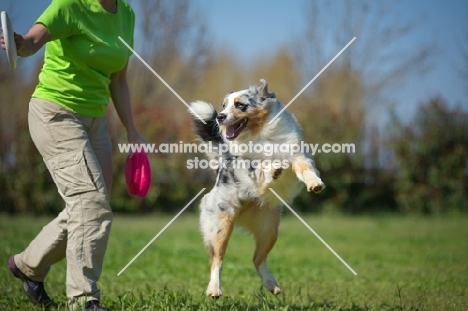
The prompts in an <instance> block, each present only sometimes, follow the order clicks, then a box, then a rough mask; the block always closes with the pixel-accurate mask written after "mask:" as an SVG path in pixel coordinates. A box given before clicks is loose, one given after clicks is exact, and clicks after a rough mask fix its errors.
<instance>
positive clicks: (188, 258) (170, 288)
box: [0, 213, 468, 311]
mask: <svg viewBox="0 0 468 311" xmlns="http://www.w3.org/2000/svg"><path fill="white" fill-rule="evenodd" d="M286 214H288V215H287V217H284V218H283V222H282V224H281V228H280V238H279V241H278V243H277V244H276V246H275V248H274V249H273V251H272V253H271V254H270V257H269V265H270V269H271V270H272V272H273V274H274V275H275V276H276V278H277V279H278V281H279V283H280V287H281V289H282V290H283V293H282V294H281V295H280V296H278V297H274V296H273V295H271V294H270V293H269V292H265V291H264V290H263V289H262V288H261V282H260V279H259V278H258V277H257V275H256V273H255V271H254V268H253V264H252V262H251V258H252V253H253V241H252V238H251V237H250V236H249V235H247V234H245V233H243V232H241V231H236V232H234V235H233V237H232V239H231V241H230V244H229V247H228V253H227V256H226V258H225V264H224V269H223V297H221V298H220V299H219V300H216V301H212V300H210V299H208V298H206V297H205V296H204V290H205V287H206V285H207V282H208V279H209V268H208V263H207V255H206V253H205V250H204V248H203V245H202V241H201V237H200V234H199V232H198V220H197V218H196V216H193V215H190V214H188V215H185V216H181V217H180V218H179V219H177V220H176V222H175V223H174V224H173V225H172V226H170V227H169V228H168V229H167V230H166V231H165V232H164V233H163V234H162V235H161V236H160V237H159V238H158V239H157V240H156V241H155V242H154V243H153V244H152V245H151V246H150V247H149V248H148V249H147V250H146V251H145V252H144V253H143V254H142V255H141V256H140V257H139V258H138V259H137V260H136V261H135V262H134V263H133V264H132V265H130V266H129V268H128V269H127V270H126V271H124V272H123V273H122V275H121V276H117V273H118V272H119V271H120V270H121V269H122V268H123V267H124V266H125V265H126V264H127V263H128V262H129V261H130V260H131V259H132V258H133V257H134V256H135V255H136V254H137V253H138V252H139V251H140V250H141V249H142V248H143V247H144V246H145V245H146V243H148V242H149V241H150V240H151V239H152V238H153V237H154V236H155V234H156V233H157V232H158V231H159V230H160V229H161V228H162V227H163V226H164V225H165V224H166V223H167V222H168V221H169V220H170V218H171V217H168V216H158V215H153V216H147V217H139V218H136V217H128V216H120V215H116V216H115V222H114V225H113V229H112V230H113V231H112V234H111V239H110V241H109V247H108V251H107V255H106V259H105V266H104V271H103V274H102V277H101V281H100V288H101V290H102V295H103V298H102V302H103V304H104V305H106V306H108V307H111V308H112V310H125V311H129V310H138V311H140V310H141V311H144V310H284V311H286V310H457V311H458V310H468V299H466V297H467V296H468V292H467V289H466V288H467V285H468V219H467V218H457V219H455V218H442V219H440V218H416V217H410V218H400V217H376V218H372V217H359V218H345V217H332V216H320V217H317V216H309V217H306V218H305V220H306V221H307V222H308V223H309V224H310V225H311V227H312V228H314V229H315V230H316V231H317V233H319V234H320V235H321V236H322V238H323V239H324V240H325V241H327V242H328V244H330V246H331V247H332V248H334V250H335V251H336V252H337V253H338V254H339V255H340V256H341V257H342V258H343V259H344V260H345V261H346V262H347V263H348V264H349V265H350V266H351V267H352V268H353V269H354V270H356V272H357V273H358V275H357V276H354V275H353V274H352V273H351V272H350V271H349V270H348V269H347V268H346V267H345V266H344V265H343V264H342V263H341V262H340V261H339V260H338V259H337V258H335V257H334V256H333V254H332V253H331V252H330V251H329V250H328V249H326V248H325V246H323V245H322V244H321V243H320V242H319V241H318V240H317V239H316V238H315V237H314V236H313V235H312V234H311V233H310V232H309V231H308V230H307V229H306V228H305V227H304V226H303V225H302V224H301V223H300V222H299V221H298V220H297V219H296V218H294V217H293V216H292V215H290V214H289V213H286ZM47 221H49V219H47V218H29V217H18V218H16V217H15V218H10V217H7V216H5V215H0V261H1V262H2V263H3V264H2V266H1V268H0V310H2V311H3V310H5V311H9V310H32V309H33V308H31V306H30V304H29V302H28V301H27V299H26V298H25V297H24V296H23V293H22V289H21V283H20V282H19V281H18V280H16V279H14V278H13V277H12V276H11V275H10V273H9V271H8V268H7V266H6V262H7V259H8V257H9V256H10V254H14V253H17V252H20V251H21V250H22V249H23V248H24V247H26V246H27V244H28V242H29V241H30V240H31V239H32V238H33V237H34V235H35V234H36V233H37V232H38V231H39V230H40V228H41V227H42V226H43V225H44V224H45V223H47ZM65 264H66V263H65V262H60V263H59V264H57V265H56V266H54V267H53V269H52V270H51V272H50V274H49V276H48V279H47V283H46V287H47V289H48V292H49V294H50V295H51V296H52V297H53V299H54V301H56V305H55V306H54V307H52V308H50V309H51V310H66V305H65V303H66V299H67V298H66V296H65ZM36 310H38V308H36Z"/></svg>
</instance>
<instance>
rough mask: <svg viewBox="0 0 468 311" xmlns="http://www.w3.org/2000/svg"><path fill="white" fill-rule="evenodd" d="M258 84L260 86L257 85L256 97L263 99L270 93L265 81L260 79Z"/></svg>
mask: <svg viewBox="0 0 468 311" xmlns="http://www.w3.org/2000/svg"><path fill="white" fill-rule="evenodd" d="M260 82H261V83H262V85H259V86H258V87H257V92H258V95H260V96H261V97H265V98H267V97H269V95H270V93H268V83H267V82H266V80H265V79H260Z"/></svg>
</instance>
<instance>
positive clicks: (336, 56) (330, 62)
mask: <svg viewBox="0 0 468 311" xmlns="http://www.w3.org/2000/svg"><path fill="white" fill-rule="evenodd" d="M354 40H356V37H354V38H353V39H351V41H349V42H348V44H346V46H345V47H344V48H342V49H341V51H339V52H338V54H336V55H335V57H333V59H332V60H331V61H329V62H328V64H327V65H325V67H323V69H322V70H320V72H319V73H318V74H316V75H315V77H314V78H313V79H312V80H310V82H309V83H307V85H306V86H304V87H303V88H302V90H300V91H299V93H297V95H296V96H294V98H293V99H291V100H290V101H289V103H288V104H287V105H286V106H284V107H283V109H281V111H280V112H278V113H277V114H276V116H275V117H274V118H273V119H271V121H270V122H268V124H271V123H273V121H275V120H276V119H277V118H278V117H279V115H280V114H282V113H283V112H284V111H285V110H286V109H287V108H288V107H289V105H291V104H292V103H293V101H295V100H296V98H298V97H299V95H301V94H302V92H304V91H305V90H306V89H307V88H308V87H309V85H311V84H312V82H314V81H315V79H317V78H318V77H319V76H320V75H321V74H322V73H323V72H324V71H325V69H327V68H328V66H330V65H331V64H332V63H333V62H334V61H335V59H337V58H338V56H340V55H341V53H343V52H344V51H345V50H346V49H347V48H348V47H349V46H350V45H351V43H353V42H354Z"/></svg>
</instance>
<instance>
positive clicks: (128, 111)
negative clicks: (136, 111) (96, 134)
mask: <svg viewBox="0 0 468 311" xmlns="http://www.w3.org/2000/svg"><path fill="white" fill-rule="evenodd" d="M127 65H128V63H127V64H126V65H125V67H124V69H122V70H121V71H119V72H116V73H114V74H112V75H111V84H110V86H109V90H110V93H111V98H112V101H113V102H114V107H115V110H116V111H117V115H118V116H119V118H120V121H121V122H122V124H123V126H124V127H125V129H126V130H127V139H128V142H129V143H132V144H144V143H146V141H145V140H144V138H143V137H141V135H140V134H139V133H138V131H137V129H136V127H135V124H134V123H133V114H132V106H131V104H130V92H129V90H128V84H127Z"/></svg>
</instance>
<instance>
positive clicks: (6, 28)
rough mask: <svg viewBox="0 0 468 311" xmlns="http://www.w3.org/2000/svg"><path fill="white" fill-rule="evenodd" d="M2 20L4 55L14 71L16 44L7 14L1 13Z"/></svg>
mask: <svg viewBox="0 0 468 311" xmlns="http://www.w3.org/2000/svg"><path fill="white" fill-rule="evenodd" d="M1 19H2V30H3V37H4V38H5V47H6V54H7V57H8V62H9V63H10V67H11V68H13V69H15V68H16V57H17V54H16V53H17V52H16V43H15V37H14V32H13V26H12V25H11V21H10V18H9V17H8V14H7V12H5V11H2V13H1Z"/></svg>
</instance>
